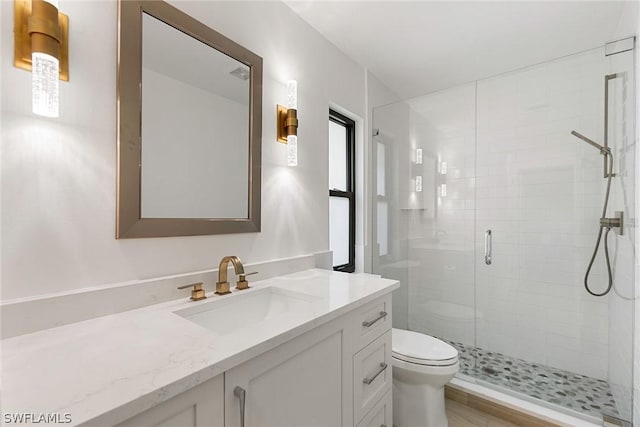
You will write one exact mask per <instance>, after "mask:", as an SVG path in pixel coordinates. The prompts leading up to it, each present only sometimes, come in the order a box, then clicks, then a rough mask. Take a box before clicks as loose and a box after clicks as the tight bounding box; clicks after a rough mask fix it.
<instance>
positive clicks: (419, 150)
mask: <svg viewBox="0 0 640 427" xmlns="http://www.w3.org/2000/svg"><path fill="white" fill-rule="evenodd" d="M416 164H417V165H421V164H422V148H416Z"/></svg>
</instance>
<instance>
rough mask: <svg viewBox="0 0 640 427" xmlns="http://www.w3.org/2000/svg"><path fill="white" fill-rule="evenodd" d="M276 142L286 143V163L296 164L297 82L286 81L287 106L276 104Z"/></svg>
mask: <svg viewBox="0 0 640 427" xmlns="http://www.w3.org/2000/svg"><path fill="white" fill-rule="evenodd" d="M276 118H277V123H276V128H277V136H278V142H281V143H283V144H287V165H288V166H297V165H298V82H297V81H295V80H289V81H288V82H287V106H286V107H284V106H282V105H279V104H278V109H277V117H276Z"/></svg>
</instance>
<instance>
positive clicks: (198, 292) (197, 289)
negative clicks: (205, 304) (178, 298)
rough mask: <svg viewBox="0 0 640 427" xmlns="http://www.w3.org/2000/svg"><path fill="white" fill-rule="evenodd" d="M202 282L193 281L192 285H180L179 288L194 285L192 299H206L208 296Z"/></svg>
mask: <svg viewBox="0 0 640 427" xmlns="http://www.w3.org/2000/svg"><path fill="white" fill-rule="evenodd" d="M202 285H203V283H202V282H198V283H192V284H190V285H182V286H178V289H187V288H191V287H193V289H191V300H192V301H200V300H201V299H205V298H206V297H207V296H206V295H205V294H204V289H202Z"/></svg>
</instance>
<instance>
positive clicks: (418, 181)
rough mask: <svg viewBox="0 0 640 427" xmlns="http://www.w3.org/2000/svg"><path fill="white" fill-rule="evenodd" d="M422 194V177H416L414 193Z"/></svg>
mask: <svg viewBox="0 0 640 427" xmlns="http://www.w3.org/2000/svg"><path fill="white" fill-rule="evenodd" d="M421 192H422V175H418V176H416V193H421Z"/></svg>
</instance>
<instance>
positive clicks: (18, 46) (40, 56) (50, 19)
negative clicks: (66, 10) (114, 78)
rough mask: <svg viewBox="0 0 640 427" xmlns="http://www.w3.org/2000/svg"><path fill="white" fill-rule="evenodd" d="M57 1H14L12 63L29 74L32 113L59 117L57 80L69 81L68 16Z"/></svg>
mask: <svg viewBox="0 0 640 427" xmlns="http://www.w3.org/2000/svg"><path fill="white" fill-rule="evenodd" d="M57 3H58V2H57V0H14V29H13V32H14V61H13V63H14V65H15V66H16V67H18V68H22V69H24V70H28V71H31V73H32V108H33V112H34V113H35V114H38V115H41V116H46V117H58V115H59V99H58V82H59V80H64V81H68V80H69V17H68V16H67V15H65V14H62V13H59V12H58V4H57Z"/></svg>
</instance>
